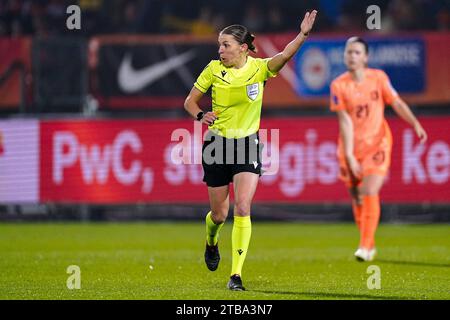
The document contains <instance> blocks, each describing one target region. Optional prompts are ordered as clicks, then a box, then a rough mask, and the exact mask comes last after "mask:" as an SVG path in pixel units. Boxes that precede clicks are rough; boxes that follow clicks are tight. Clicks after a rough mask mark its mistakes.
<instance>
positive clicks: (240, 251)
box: [228, 172, 259, 290]
mask: <svg viewBox="0 0 450 320" xmlns="http://www.w3.org/2000/svg"><path fill="white" fill-rule="evenodd" d="M258 179H259V175H258V174H256V173H252V172H240V173H237V174H235V175H234V177H233V184H234V195H235V204H234V223H233V231H232V235H231V241H232V268H231V279H230V282H229V284H228V287H229V288H230V289H232V290H245V289H244V287H243V286H242V280H241V279H240V277H241V274H242V266H243V265H244V261H245V258H246V256H247V251H248V246H249V243H250V238H251V234H252V223H251V219H250V210H251V203H252V200H253V196H254V194H255V191H256V187H257V185H258Z"/></svg>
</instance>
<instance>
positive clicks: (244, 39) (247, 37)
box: [220, 24, 257, 53]
mask: <svg viewBox="0 0 450 320" xmlns="http://www.w3.org/2000/svg"><path fill="white" fill-rule="evenodd" d="M220 33H221V34H229V35H232V36H233V38H234V39H235V40H236V41H237V42H238V43H239V44H244V43H245V44H247V46H248V49H249V50H250V51H252V52H254V53H256V52H257V50H256V47H255V45H254V44H253V41H254V40H255V36H254V35H253V34H251V33H250V32H249V31H248V30H247V28H246V27H244V26H242V25H240V24H233V25H231V26H228V27H226V28H225V29H223V30H222V31H221V32H220Z"/></svg>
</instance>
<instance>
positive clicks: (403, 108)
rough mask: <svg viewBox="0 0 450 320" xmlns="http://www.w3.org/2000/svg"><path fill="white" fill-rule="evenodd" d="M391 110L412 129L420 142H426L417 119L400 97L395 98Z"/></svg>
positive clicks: (424, 132) (425, 134)
mask: <svg viewBox="0 0 450 320" xmlns="http://www.w3.org/2000/svg"><path fill="white" fill-rule="evenodd" d="M392 108H393V109H394V110H395V112H396V113H397V114H398V115H399V116H400V118H402V119H403V120H405V121H406V122H408V123H409V124H410V125H411V126H412V127H413V128H414V131H415V132H416V134H417V136H418V137H419V139H420V142H422V143H424V142H425V141H427V133H426V131H425V130H424V128H423V127H422V125H421V124H420V122H419V120H417V118H416V117H415V116H414V114H413V113H412V111H411V109H410V108H409V107H408V105H407V104H406V102H405V101H403V100H402V99H401V98H400V97H396V98H395V99H394V101H393V103H392Z"/></svg>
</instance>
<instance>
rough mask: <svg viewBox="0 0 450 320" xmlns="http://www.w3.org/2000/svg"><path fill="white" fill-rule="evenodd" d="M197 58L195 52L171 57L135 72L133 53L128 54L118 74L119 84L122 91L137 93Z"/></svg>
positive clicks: (191, 51)
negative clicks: (132, 60)
mask: <svg viewBox="0 0 450 320" xmlns="http://www.w3.org/2000/svg"><path fill="white" fill-rule="evenodd" d="M194 57H195V53H194V50H190V51H187V52H185V53H182V54H180V55H176V56H173V57H170V58H169V59H167V60H164V61H161V62H157V63H155V64H153V65H151V66H148V67H146V68H144V69H141V70H135V69H134V68H133V66H132V65H131V58H132V57H131V53H127V54H126V55H125V57H124V58H123V60H122V63H121V64H120V67H119V72H118V79H117V80H118V83H119V87H120V89H121V90H122V91H124V92H126V93H135V92H137V91H139V90H141V89H143V88H145V87H146V86H148V85H150V84H152V83H154V82H155V81H157V80H159V79H161V78H162V77H164V76H165V75H167V74H168V73H170V72H171V71H173V70H174V69H176V68H178V67H180V66H182V65H183V64H185V63H187V62H188V61H189V60H192V59H193V58H194Z"/></svg>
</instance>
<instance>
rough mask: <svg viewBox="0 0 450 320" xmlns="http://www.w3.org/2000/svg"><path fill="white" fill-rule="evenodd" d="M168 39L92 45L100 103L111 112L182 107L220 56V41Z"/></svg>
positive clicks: (111, 40)
mask: <svg viewBox="0 0 450 320" xmlns="http://www.w3.org/2000/svg"><path fill="white" fill-rule="evenodd" d="M119 39H122V41H118V40H119ZM157 39H159V40H160V41H158V40H157ZM167 39H170V38H167ZM167 39H165V41H164V38H160V37H159V38H152V37H148V38H142V37H129V38H127V37H118V38H111V37H104V38H95V39H94V40H92V41H91V46H90V47H91V48H96V49H95V51H94V53H92V50H93V49H91V59H90V60H91V61H90V62H91V63H90V64H91V66H92V67H94V70H95V72H96V74H97V77H96V79H97V80H98V81H97V82H96V84H95V86H94V87H95V88H96V91H95V92H94V93H95V94H96V96H97V98H98V99H99V100H100V103H101V104H102V105H104V106H105V107H107V108H121V107H125V108H126V107H131V108H148V107H158V108H165V107H182V105H183V102H184V99H185V98H186V96H187V94H188V93H189V91H190V90H191V88H192V86H193V85H194V82H195V80H196V79H197V77H198V75H199V74H200V72H201V71H202V70H203V68H205V67H206V65H208V63H209V62H210V61H211V60H212V59H217V58H218V53H217V44H216V39H214V41H213V40H212V39H209V40H208V41H207V42H205V41H204V40H202V39H190V38H189V37H186V38H180V37H175V38H174V39H177V41H167ZM92 43H95V44H96V45H93V44H92Z"/></svg>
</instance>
